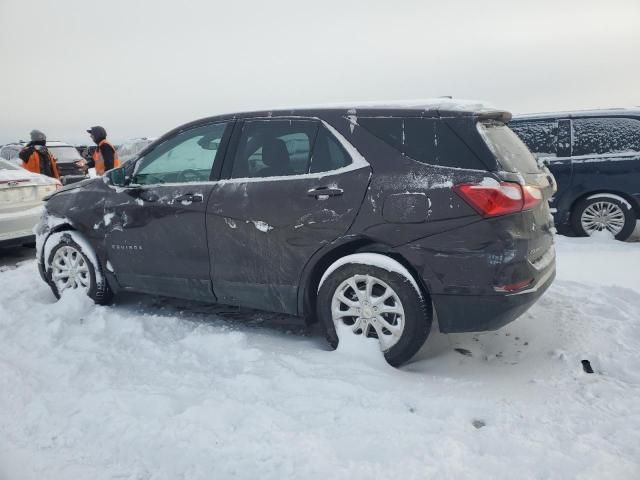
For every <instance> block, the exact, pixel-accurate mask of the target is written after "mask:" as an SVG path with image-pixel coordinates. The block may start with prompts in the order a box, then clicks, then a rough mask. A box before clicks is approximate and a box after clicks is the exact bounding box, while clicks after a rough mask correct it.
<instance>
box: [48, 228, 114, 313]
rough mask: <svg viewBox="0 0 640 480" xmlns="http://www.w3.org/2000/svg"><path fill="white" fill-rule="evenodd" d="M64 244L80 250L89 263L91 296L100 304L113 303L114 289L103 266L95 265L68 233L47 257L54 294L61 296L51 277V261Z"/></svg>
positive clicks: (89, 293) (50, 282)
mask: <svg viewBox="0 0 640 480" xmlns="http://www.w3.org/2000/svg"><path fill="white" fill-rule="evenodd" d="M64 246H70V247H73V248H75V249H76V250H78V252H80V255H82V257H83V258H84V261H85V262H86V263H87V266H88V268H89V277H90V279H91V285H90V286H89V291H88V292H87V295H88V296H89V298H91V299H92V300H93V301H94V302H95V303H97V304H98V305H108V304H109V303H111V300H113V291H112V290H111V287H110V286H109V284H108V283H107V281H106V279H105V276H104V270H103V268H102V266H101V265H94V264H93V263H92V262H91V260H90V259H89V257H88V256H87V255H86V254H85V253H84V251H83V249H82V247H81V246H80V245H78V244H77V243H76V242H75V241H74V240H73V238H72V237H71V235H69V234H68V233H64V234H62V236H61V237H60V239H59V240H58V244H57V245H56V246H54V247H53V248H52V249H51V253H50V254H49V258H48V259H47V264H46V266H47V272H48V273H47V278H48V280H49V281H48V283H49V287H51V290H52V291H53V294H54V295H55V296H56V298H60V293H59V292H58V289H57V288H56V285H55V283H54V282H53V281H52V279H51V273H50V272H51V263H52V261H53V257H54V256H55V254H56V252H57V251H58V249H60V248H62V247H64ZM96 268H97V269H99V272H100V277H101V278H102V281H101V282H99V283H98V282H97V281H96Z"/></svg>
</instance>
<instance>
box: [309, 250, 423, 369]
mask: <svg viewBox="0 0 640 480" xmlns="http://www.w3.org/2000/svg"><path fill="white" fill-rule="evenodd" d="M364 255H365V256H366V259H365V258H363V257H362V256H361V255H359V254H355V255H350V256H348V257H345V258H344V259H341V260H340V261H339V262H340V263H342V264H341V265H340V266H338V267H337V268H335V269H333V267H330V268H329V270H328V271H329V272H330V273H329V274H328V275H326V274H325V277H323V281H322V282H321V285H320V289H319V291H318V298H317V304H316V305H317V307H316V310H317V314H318V318H319V319H320V322H321V323H322V325H323V327H324V329H325V332H326V336H327V340H328V342H329V345H331V347H332V348H337V346H338V343H339V338H338V333H337V329H336V327H346V328H340V330H341V331H344V332H345V334H353V335H359V336H362V337H363V338H364V337H369V338H377V339H378V342H379V343H380V350H381V351H382V352H383V353H384V357H385V359H386V360H387V362H388V363H389V364H390V365H392V366H394V367H397V366H400V365H402V364H403V363H405V362H407V361H408V360H410V359H411V357H413V356H414V355H415V354H416V353H417V352H418V350H420V348H421V347H422V345H423V344H424V342H425V341H426V339H427V337H428V336H429V331H430V330H431V322H432V316H433V314H432V309H431V302H430V301H428V300H427V299H425V298H424V296H423V294H422V293H421V292H419V291H418V290H417V284H416V282H415V281H414V280H413V278H409V277H408V276H410V275H411V274H410V273H409V272H407V271H406V269H405V268H404V267H403V266H402V265H401V264H400V263H398V262H396V261H395V260H393V259H391V258H389V257H387V256H384V255H379V254H364ZM377 257H380V259H381V260H382V261H381V262H376V261H375V259H376V258H377ZM367 259H369V260H371V259H373V262H372V263H381V264H382V265H384V266H385V268H381V267H380V266H376V265H373V264H372V263H366V262H367ZM389 265H391V267H390V268H391V271H390V270H388V269H387V266H389ZM394 265H395V266H396V267H397V268H394Z"/></svg>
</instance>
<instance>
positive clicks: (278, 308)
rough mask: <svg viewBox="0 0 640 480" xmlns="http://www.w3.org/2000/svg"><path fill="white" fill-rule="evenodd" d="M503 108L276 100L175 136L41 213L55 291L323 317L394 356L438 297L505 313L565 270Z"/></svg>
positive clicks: (541, 195)
mask: <svg viewBox="0 0 640 480" xmlns="http://www.w3.org/2000/svg"><path fill="white" fill-rule="evenodd" d="M510 118H511V116H510V114H509V113H507V112H503V111H496V110H492V109H487V108H482V107H480V106H478V105H471V104H469V105H466V104H457V103H455V102H451V101H448V102H447V101H442V102H440V103H434V104H429V105H423V106H411V107H403V106H395V107H392V106H390V107H372V106H369V107H364V108H359V107H353V108H347V107H345V108H324V109H295V110H286V111H265V112H254V113H242V114H236V115H228V116H219V117H212V118H207V119H203V120H198V121H195V122H193V123H189V124H187V125H183V126H181V127H179V128H177V129H175V130H173V131H172V132H169V133H168V134H166V135H164V136H163V137H161V138H160V139H158V140H157V141H156V142H154V143H153V144H152V145H150V146H149V147H147V149H146V150H145V151H144V152H143V153H142V154H141V155H140V157H139V158H137V159H135V160H134V161H132V162H129V163H128V164H127V165H125V166H124V167H121V168H119V169H115V170H112V171H111V172H109V173H108V174H107V175H106V176H105V177H104V178H96V179H92V180H89V181H86V182H82V183H80V184H76V185H73V186H70V187H66V188H63V189H62V190H60V192H59V193H56V194H54V195H52V196H51V198H50V199H49V200H48V202H47V204H46V212H45V214H44V216H43V219H42V221H41V222H40V224H39V226H38V227H37V232H38V247H39V248H38V252H39V262H38V263H39V266H40V271H41V274H42V276H43V278H44V279H45V281H46V282H48V283H49V285H50V286H51V288H52V290H53V292H54V293H55V294H56V295H60V293H61V292H62V291H63V290H65V289H68V288H81V289H84V290H86V291H87V293H88V295H89V296H90V297H92V298H93V299H94V300H95V301H96V302H98V303H106V302H108V301H109V300H110V299H111V296H112V294H113V293H114V292H118V291H121V290H132V291H138V292H147V293H152V294H159V295H167V296H173V297H180V298H187V299H196V300H202V301H206V302H219V303H224V304H231V305H238V306H243V307H252V308H258V309H264V310H271V311H275V312H283V313H288V314H294V315H301V316H303V317H305V318H306V319H307V321H313V320H315V319H319V320H320V321H321V322H322V324H323V325H324V327H325V329H326V332H327V338H328V339H329V342H330V343H331V345H332V346H334V347H335V346H337V343H338V336H339V335H347V334H349V335H351V334H356V335H360V336H367V337H374V338H377V339H378V340H379V342H380V346H381V350H382V351H383V352H384V354H385V357H386V358H387V360H388V361H389V363H391V364H392V365H399V364H401V363H403V362H405V361H407V360H409V359H410V358H411V356H412V355H413V354H414V353H416V351H417V350H418V349H419V348H420V346H421V345H422V344H423V343H424V341H425V339H426V338H427V335H428V333H429V330H430V327H431V321H432V308H433V307H435V310H436V312H437V314H438V319H439V326H440V330H441V331H443V332H469V331H483V330H493V329H497V328H499V327H501V326H503V325H505V324H506V323H508V322H511V321H513V320H514V319H516V318H517V317H518V316H519V315H521V314H522V313H523V312H524V311H525V310H527V308H529V307H530V306H531V305H532V304H533V303H534V302H535V301H536V300H537V299H538V298H539V297H540V295H542V293H543V292H544V291H545V290H546V289H547V287H548V286H549V285H550V284H551V282H552V280H553V278H554V276H555V253H554V248H553V234H552V227H553V222H552V217H551V215H550V213H549V207H548V205H547V200H548V199H549V198H550V197H551V195H552V194H553V184H552V181H551V179H550V176H549V175H548V174H547V173H545V171H543V170H541V169H540V168H539V167H538V164H537V163H536V161H535V158H534V157H533V155H531V153H530V152H529V151H528V150H527V148H526V146H525V145H524V144H523V143H522V142H521V141H520V139H519V138H518V137H517V136H516V135H515V134H514V133H513V132H512V131H511V130H510V129H509V128H508V127H507V126H506V125H505V122H508V121H509V120H510Z"/></svg>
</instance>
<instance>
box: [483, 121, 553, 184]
mask: <svg viewBox="0 0 640 480" xmlns="http://www.w3.org/2000/svg"><path fill="white" fill-rule="evenodd" d="M478 131H479V132H480V135H481V136H482V138H484V141H485V142H486V143H487V146H488V147H489V149H490V150H491V152H492V153H493V154H494V155H495V157H496V159H497V160H498V162H499V163H500V166H501V167H502V168H503V169H504V170H506V171H508V172H520V173H536V172H539V171H540V168H539V167H538V162H537V161H536V158H535V157H534V156H533V154H532V153H531V152H530V151H529V149H528V148H527V146H526V145H525V144H524V143H523V142H522V140H520V138H519V137H518V136H517V135H516V134H515V133H513V131H512V130H511V129H510V128H509V127H507V126H506V125H505V124H504V123H502V122H497V121H495V120H489V121H484V122H479V123H478Z"/></svg>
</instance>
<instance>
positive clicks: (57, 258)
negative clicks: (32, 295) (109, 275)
mask: <svg viewBox="0 0 640 480" xmlns="http://www.w3.org/2000/svg"><path fill="white" fill-rule="evenodd" d="M75 234H76V233H75V232H62V233H61V234H57V235H56V234H54V236H53V238H50V239H49V240H47V246H48V247H49V248H50V252H51V253H49V256H48V258H47V259H46V263H45V266H46V272H47V279H48V283H49V286H50V287H51V290H52V291H53V294H54V295H55V296H56V298H60V296H61V295H62V292H64V291H65V290H70V289H77V290H81V291H84V292H85V293H86V294H87V296H88V297H89V298H91V299H92V300H93V301H94V302H95V303H97V304H99V305H105V304H108V303H109V302H111V300H112V298H113V291H112V290H111V288H110V287H109V284H108V283H107V281H106V279H105V278H104V274H103V272H102V267H101V266H100V264H99V263H98V262H97V260H95V258H96V256H95V254H94V253H93V252H87V251H85V249H87V248H90V247H88V245H86V244H85V242H79V241H77V239H74V235H75ZM49 242H53V244H51V245H49ZM91 259H94V260H93V261H92V260H91Z"/></svg>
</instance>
